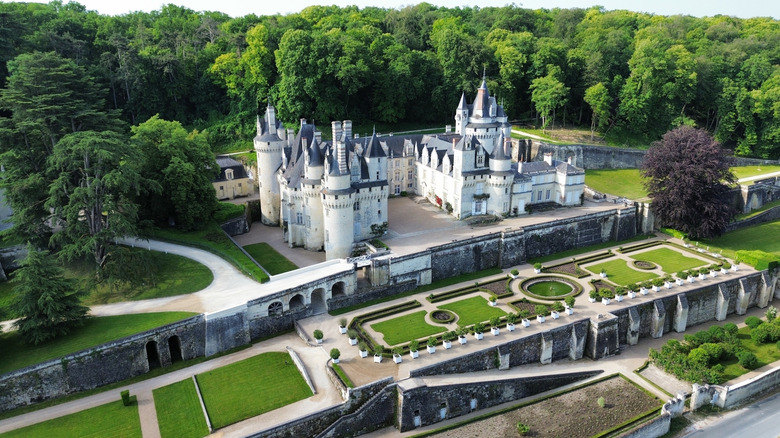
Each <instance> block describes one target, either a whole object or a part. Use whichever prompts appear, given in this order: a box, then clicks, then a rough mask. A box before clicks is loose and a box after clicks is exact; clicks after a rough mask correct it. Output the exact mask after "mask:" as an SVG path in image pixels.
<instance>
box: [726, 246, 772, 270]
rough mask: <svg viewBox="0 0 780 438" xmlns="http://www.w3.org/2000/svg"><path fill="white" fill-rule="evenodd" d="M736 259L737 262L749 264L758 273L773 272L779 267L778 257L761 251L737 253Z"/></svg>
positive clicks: (741, 251)
mask: <svg viewBox="0 0 780 438" xmlns="http://www.w3.org/2000/svg"><path fill="white" fill-rule="evenodd" d="M736 257H737V260H741V261H743V262H745V263H747V264H748V265H750V266H752V267H754V268H756V270H758V271H763V270H765V269H769V270H772V269H775V268H776V267H777V265H778V257H777V256H776V255H774V254H770V253H768V252H764V251H760V250H755V251H746V250H740V251H737V252H736Z"/></svg>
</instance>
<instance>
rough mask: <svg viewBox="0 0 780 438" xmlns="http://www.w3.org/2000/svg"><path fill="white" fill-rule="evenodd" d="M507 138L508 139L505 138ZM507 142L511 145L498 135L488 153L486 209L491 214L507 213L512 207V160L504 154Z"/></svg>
mask: <svg viewBox="0 0 780 438" xmlns="http://www.w3.org/2000/svg"><path fill="white" fill-rule="evenodd" d="M506 140H509V139H506ZM507 143H509V146H510V147H511V142H508V141H505V138H504V137H503V136H499V138H498V141H497V143H496V147H495V148H493V153H492V154H491V155H490V163H489V167H490V175H489V176H488V181H487V183H488V188H489V191H490V199H488V211H492V212H493V214H502V213H509V212H510V209H511V208H512V202H511V199H512V194H511V193H510V192H511V190H512V184H513V183H514V172H513V171H512V160H511V158H510V157H509V155H507V154H506V148H507Z"/></svg>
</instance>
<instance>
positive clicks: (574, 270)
mask: <svg viewBox="0 0 780 438" xmlns="http://www.w3.org/2000/svg"><path fill="white" fill-rule="evenodd" d="M544 272H553V273H556V274H565V275H571V276H572V277H576V278H582V277H587V276H588V275H590V273H589V272H588V271H585V270H583V269H580V268H579V267H578V266H577V264H576V263H575V262H570V263H566V264H563V265H557V266H551V267H549V268H545V269H544Z"/></svg>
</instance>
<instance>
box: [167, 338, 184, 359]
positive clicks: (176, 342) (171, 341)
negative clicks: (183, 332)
mask: <svg viewBox="0 0 780 438" xmlns="http://www.w3.org/2000/svg"><path fill="white" fill-rule="evenodd" d="M168 352H169V353H170V355H171V363H174V362H181V361H182V354H181V339H179V336H177V335H173V336H171V337H170V338H168Z"/></svg>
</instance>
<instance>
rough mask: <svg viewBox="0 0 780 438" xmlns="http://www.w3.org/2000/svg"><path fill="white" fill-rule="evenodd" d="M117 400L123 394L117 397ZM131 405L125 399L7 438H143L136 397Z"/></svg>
mask: <svg viewBox="0 0 780 438" xmlns="http://www.w3.org/2000/svg"><path fill="white" fill-rule="evenodd" d="M116 396H117V399H118V398H119V393H117V394H116ZM131 401H132V403H131V404H130V406H125V405H123V404H122V401H121V400H117V401H113V402H111V403H106V404H104V405H100V406H96V407H94V408H90V409H85V410H83V411H80V412H76V413H74V414H70V415H66V416H64V417H59V418H53V419H51V420H47V421H44V422H41V423H38V424H33V425H31V426H27V427H23V428H21V429H16V430H12V431H10V432H6V433H4V434H3V435H2V436H3V437H4V438H15V437H19V438H36V437H41V438H60V437H62V438H70V437H106V436H111V437H127V438H133V437H138V438H141V436H142V435H141V418H140V417H139V415H138V403H137V401H136V397H135V396H132V397H131Z"/></svg>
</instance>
